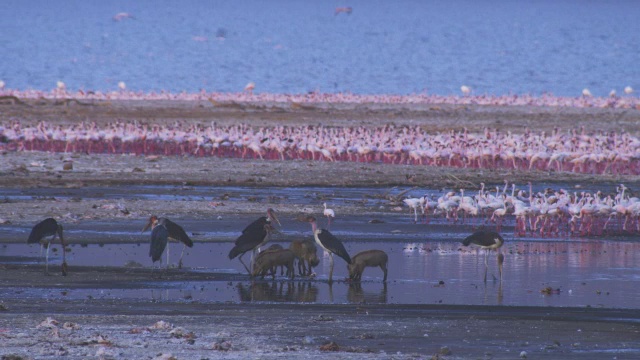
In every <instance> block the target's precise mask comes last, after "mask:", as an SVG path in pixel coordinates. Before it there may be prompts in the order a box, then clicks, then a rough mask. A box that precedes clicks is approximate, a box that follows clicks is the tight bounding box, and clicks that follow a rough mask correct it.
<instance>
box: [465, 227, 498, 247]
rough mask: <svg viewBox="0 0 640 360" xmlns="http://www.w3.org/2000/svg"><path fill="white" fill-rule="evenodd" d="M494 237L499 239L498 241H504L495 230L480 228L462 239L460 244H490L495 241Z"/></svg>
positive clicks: (493, 243)
mask: <svg viewBox="0 0 640 360" xmlns="http://www.w3.org/2000/svg"><path fill="white" fill-rule="evenodd" d="M496 239H499V241H500V242H504V239H502V236H500V234H498V233H497V232H495V231H486V230H480V231H476V232H474V233H473V234H471V235H469V236H467V237H466V238H465V239H464V240H463V241H462V245H464V246H469V245H470V244H475V245H478V246H491V245H495V244H496V243H497V241H496Z"/></svg>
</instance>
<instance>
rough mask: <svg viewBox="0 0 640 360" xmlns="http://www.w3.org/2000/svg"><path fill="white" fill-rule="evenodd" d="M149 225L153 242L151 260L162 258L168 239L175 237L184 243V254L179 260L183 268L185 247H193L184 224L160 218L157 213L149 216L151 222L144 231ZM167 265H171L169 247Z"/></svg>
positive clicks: (150, 252) (150, 248) (150, 251)
mask: <svg viewBox="0 0 640 360" xmlns="http://www.w3.org/2000/svg"><path fill="white" fill-rule="evenodd" d="M149 227H151V242H150V246H149V256H150V257H151V260H152V261H153V262H154V263H155V262H156V261H158V260H160V257H161V256H162V253H163V252H164V249H165V247H167V242H168V240H169V239H173V240H175V241H179V242H181V243H183V244H184V246H183V247H182V254H181V255H180V261H179V262H178V268H179V269H181V268H182V257H183V256H184V249H185V248H186V247H187V246H188V247H193V241H192V240H191V238H189V235H187V233H186V232H185V231H184V229H183V228H182V226H180V225H178V224H176V223H174V222H173V221H171V220H169V219H167V218H164V217H161V218H159V217H157V216H155V215H152V216H151V217H150V218H149V222H148V223H147V225H146V226H145V227H144V229H142V232H145V231H147V229H149ZM167 267H169V248H167Z"/></svg>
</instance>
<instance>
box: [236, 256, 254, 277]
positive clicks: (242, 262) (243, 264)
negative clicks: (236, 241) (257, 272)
mask: <svg viewBox="0 0 640 360" xmlns="http://www.w3.org/2000/svg"><path fill="white" fill-rule="evenodd" d="M242 255H244V254H241V255H240V256H239V257H238V260H240V263H241V264H242V266H244V268H245V269H246V270H247V272H248V273H249V275H251V271H249V268H248V267H247V264H245V263H244V261H242Z"/></svg>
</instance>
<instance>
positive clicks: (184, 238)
mask: <svg viewBox="0 0 640 360" xmlns="http://www.w3.org/2000/svg"><path fill="white" fill-rule="evenodd" d="M165 225H166V227H167V231H168V232H169V237H171V238H173V239H176V240H178V241H180V242H182V243H183V244H185V245H187V246H188V247H193V241H192V240H191V238H189V235H187V233H186V232H185V231H184V229H183V228H182V226H180V225H178V224H176V223H174V222H173V221H171V220H169V219H166V220H165Z"/></svg>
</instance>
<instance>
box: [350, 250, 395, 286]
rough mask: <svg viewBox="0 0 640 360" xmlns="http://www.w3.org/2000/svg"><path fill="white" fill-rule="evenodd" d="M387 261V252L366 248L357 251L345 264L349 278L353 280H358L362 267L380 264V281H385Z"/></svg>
mask: <svg viewBox="0 0 640 360" xmlns="http://www.w3.org/2000/svg"><path fill="white" fill-rule="evenodd" d="M388 261H389V257H388V256H387V253H385V252H384V251H382V250H366V251H362V252H359V253H358V254H357V255H356V256H354V257H353V258H351V264H349V265H347V269H349V278H350V279H351V280H354V281H360V279H361V278H362V272H363V271H364V268H366V267H376V266H380V269H382V271H383V272H384V279H383V280H382V281H387V262H388Z"/></svg>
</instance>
